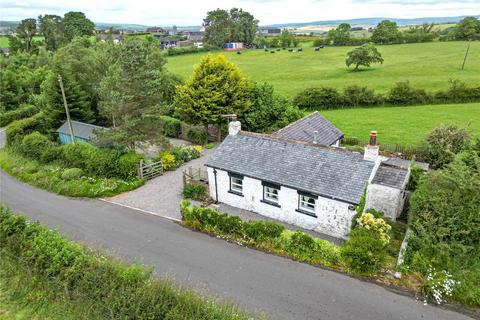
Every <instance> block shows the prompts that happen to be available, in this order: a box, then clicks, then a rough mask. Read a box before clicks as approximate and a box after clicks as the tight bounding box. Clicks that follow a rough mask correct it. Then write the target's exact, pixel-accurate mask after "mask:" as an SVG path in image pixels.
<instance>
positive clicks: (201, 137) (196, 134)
mask: <svg viewBox="0 0 480 320" xmlns="http://www.w3.org/2000/svg"><path fill="white" fill-rule="evenodd" d="M187 139H188V140H189V141H191V142H193V143H196V144H199V145H204V144H205V143H207V133H206V132H205V131H200V130H197V129H193V128H190V129H188V131H187Z"/></svg>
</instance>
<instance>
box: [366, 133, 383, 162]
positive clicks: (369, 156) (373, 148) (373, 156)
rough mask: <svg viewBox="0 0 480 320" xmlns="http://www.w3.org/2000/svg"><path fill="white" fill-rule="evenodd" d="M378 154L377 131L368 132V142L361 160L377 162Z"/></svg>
mask: <svg viewBox="0 0 480 320" xmlns="http://www.w3.org/2000/svg"><path fill="white" fill-rule="evenodd" d="M379 153H380V147H379V146H378V145H377V131H371V132H370V141H369V142H368V144H367V145H366V146H365V152H364V154H363V159H364V160H368V161H377V159H378V155H379Z"/></svg>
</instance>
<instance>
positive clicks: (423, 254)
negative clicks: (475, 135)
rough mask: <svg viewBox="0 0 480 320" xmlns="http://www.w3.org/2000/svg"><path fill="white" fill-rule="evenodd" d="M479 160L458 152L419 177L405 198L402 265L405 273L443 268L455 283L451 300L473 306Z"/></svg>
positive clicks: (479, 294) (479, 295) (479, 224)
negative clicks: (407, 215)
mask: <svg viewBox="0 0 480 320" xmlns="http://www.w3.org/2000/svg"><path fill="white" fill-rule="evenodd" d="M479 190H480V158H479V156H478V154H476V152H475V151H465V152H462V153H460V154H458V155H457V156H456V157H455V160H454V161H453V162H452V163H450V164H449V165H447V166H446V167H445V168H443V169H440V170H435V171H432V172H430V173H429V174H428V175H426V176H425V177H424V178H422V179H421V180H420V182H419V184H418V186H417V189H416V190H415V192H414V193H413V195H412V197H411V200H410V220H411V221H410V228H411V230H412V234H411V235H410V237H409V242H408V247H407V252H406V256H405V261H406V263H407V264H408V265H409V268H410V270H413V271H419V272H421V273H423V274H424V275H427V273H428V269H429V268H430V267H434V268H436V269H437V270H448V271H449V272H450V273H451V274H452V276H453V279H454V280H455V281H459V283H457V284H456V285H455V288H454V290H453V293H452V297H453V298H454V299H455V300H457V301H461V302H463V303H466V304H469V305H472V306H479V305H480V290H479V287H478V285H477V283H478V279H480V268H479V266H480V256H479V254H478V253H479V252H480V214H479V213H480V192H479Z"/></svg>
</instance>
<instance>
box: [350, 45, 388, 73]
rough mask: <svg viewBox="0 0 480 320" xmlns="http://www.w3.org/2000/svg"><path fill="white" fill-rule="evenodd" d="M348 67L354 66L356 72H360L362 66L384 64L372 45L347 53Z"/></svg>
mask: <svg viewBox="0 0 480 320" xmlns="http://www.w3.org/2000/svg"><path fill="white" fill-rule="evenodd" d="M345 63H346V64H347V67H350V66H351V65H354V66H355V68H354V69H353V70H354V71H358V70H359V67H360V66H365V67H370V65H371V64H372V63H383V58H382V55H381V54H380V52H379V51H378V50H377V48H375V47H374V46H373V45H371V44H365V45H363V46H361V47H358V48H355V49H353V50H352V51H350V52H348V53H347V59H346V61H345Z"/></svg>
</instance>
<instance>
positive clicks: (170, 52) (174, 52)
mask: <svg viewBox="0 0 480 320" xmlns="http://www.w3.org/2000/svg"><path fill="white" fill-rule="evenodd" d="M211 50H212V48H211V47H210V46H209V45H207V44H204V46H203V48H198V47H196V46H190V47H181V48H175V47H169V48H168V49H167V52H166V55H167V56H179V55H182V54H189V53H196V52H208V51H211Z"/></svg>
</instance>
